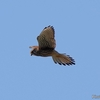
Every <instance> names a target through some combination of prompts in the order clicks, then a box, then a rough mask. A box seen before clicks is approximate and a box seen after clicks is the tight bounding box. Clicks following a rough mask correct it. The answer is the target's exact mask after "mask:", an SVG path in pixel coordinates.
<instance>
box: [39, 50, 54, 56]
mask: <svg viewBox="0 0 100 100" xmlns="http://www.w3.org/2000/svg"><path fill="white" fill-rule="evenodd" d="M51 55H52V51H48V50H43V51H39V52H38V56H42V57H48V56H51Z"/></svg>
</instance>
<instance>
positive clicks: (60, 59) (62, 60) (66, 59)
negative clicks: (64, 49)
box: [52, 52, 75, 65]
mask: <svg viewBox="0 0 100 100" xmlns="http://www.w3.org/2000/svg"><path fill="white" fill-rule="evenodd" d="M52 59H53V61H54V62H55V63H56V64H57V63H58V64H60V65H75V61H74V59H73V58H72V57H70V56H69V55H66V54H59V53H58V52H56V53H55V54H54V55H53V56H52Z"/></svg>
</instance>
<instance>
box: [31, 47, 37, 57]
mask: <svg viewBox="0 0 100 100" xmlns="http://www.w3.org/2000/svg"><path fill="white" fill-rule="evenodd" d="M29 48H31V49H32V50H31V51H30V54H31V56H32V55H36V53H37V51H38V50H39V47H38V46H30V47H29Z"/></svg>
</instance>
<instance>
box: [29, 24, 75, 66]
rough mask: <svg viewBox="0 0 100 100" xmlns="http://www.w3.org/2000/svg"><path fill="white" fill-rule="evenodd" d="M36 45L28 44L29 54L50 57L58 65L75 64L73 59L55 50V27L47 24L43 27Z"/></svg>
mask: <svg viewBox="0 0 100 100" xmlns="http://www.w3.org/2000/svg"><path fill="white" fill-rule="evenodd" d="M37 41H38V46H30V47H29V48H31V51H30V55H31V56H33V55H34V56H41V57H52V59H53V61H54V62H55V64H59V65H64V66H66V65H75V60H74V59H73V58H72V57H71V56H70V55H66V54H65V53H59V52H58V51H56V50H55V47H56V40H55V29H54V27H53V26H51V25H49V26H47V27H45V28H44V29H43V30H42V32H41V33H40V35H39V36H37Z"/></svg>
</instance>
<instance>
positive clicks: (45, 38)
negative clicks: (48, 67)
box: [37, 26, 56, 50]
mask: <svg viewBox="0 0 100 100" xmlns="http://www.w3.org/2000/svg"><path fill="white" fill-rule="evenodd" d="M54 37H55V31H54V28H53V26H48V27H45V28H44V29H43V31H42V32H41V33H40V35H39V36H38V37H37V40H38V44H39V48H40V49H52V50H53V49H54V48H55V47H56V41H55V39H54Z"/></svg>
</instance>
